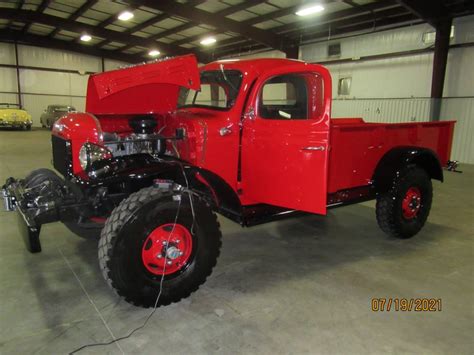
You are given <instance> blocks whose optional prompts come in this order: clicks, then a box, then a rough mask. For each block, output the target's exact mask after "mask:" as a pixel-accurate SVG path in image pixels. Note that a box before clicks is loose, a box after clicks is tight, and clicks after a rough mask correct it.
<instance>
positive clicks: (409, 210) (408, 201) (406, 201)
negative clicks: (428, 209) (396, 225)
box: [402, 187, 421, 219]
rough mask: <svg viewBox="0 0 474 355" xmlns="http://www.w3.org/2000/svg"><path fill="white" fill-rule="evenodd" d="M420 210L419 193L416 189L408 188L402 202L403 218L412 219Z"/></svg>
mask: <svg viewBox="0 0 474 355" xmlns="http://www.w3.org/2000/svg"><path fill="white" fill-rule="evenodd" d="M420 208H421V192H420V189H418V188H417V187H410V188H409V189H408V191H407V193H406V194H405V197H404V198H403V200H402V212H403V217H405V218H406V219H413V218H415V217H416V216H417V215H418V212H419V211H420Z"/></svg>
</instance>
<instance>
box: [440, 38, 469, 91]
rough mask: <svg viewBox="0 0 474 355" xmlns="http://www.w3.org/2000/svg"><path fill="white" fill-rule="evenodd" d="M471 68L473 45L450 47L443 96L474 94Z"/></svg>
mask: <svg viewBox="0 0 474 355" xmlns="http://www.w3.org/2000/svg"><path fill="white" fill-rule="evenodd" d="M472 32H473V33H474V29H473V30H472ZM473 41H474V40H473ZM473 69H474V47H466V48H452V49H450V50H449V56H448V66H447V68H446V79H445V82H444V92H443V96H447V97H450V96H474V70H473Z"/></svg>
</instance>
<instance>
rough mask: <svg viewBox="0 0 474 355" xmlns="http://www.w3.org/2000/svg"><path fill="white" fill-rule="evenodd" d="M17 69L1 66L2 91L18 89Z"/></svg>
mask: <svg viewBox="0 0 474 355" xmlns="http://www.w3.org/2000/svg"><path fill="white" fill-rule="evenodd" d="M17 90H18V85H17V82H16V70H15V69H12V68H0V91H17Z"/></svg>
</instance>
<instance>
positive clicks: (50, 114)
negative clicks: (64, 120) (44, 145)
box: [40, 105, 76, 128]
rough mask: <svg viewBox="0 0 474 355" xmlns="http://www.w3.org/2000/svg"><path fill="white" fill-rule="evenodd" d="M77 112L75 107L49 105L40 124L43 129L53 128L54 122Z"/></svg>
mask: <svg viewBox="0 0 474 355" xmlns="http://www.w3.org/2000/svg"><path fill="white" fill-rule="evenodd" d="M73 111H76V109H75V108H74V107H73V106H68V105H49V106H48V107H47V108H46V110H44V113H43V114H42V115H41V118H40V122H41V126H42V127H48V128H52V127H53V124H54V122H56V121H57V120H58V119H60V118H61V117H62V116H64V115H65V114H66V113H68V112H73Z"/></svg>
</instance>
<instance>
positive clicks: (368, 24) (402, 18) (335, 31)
mask: <svg viewBox="0 0 474 355" xmlns="http://www.w3.org/2000/svg"><path fill="white" fill-rule="evenodd" d="M386 14H388V13H386ZM362 16H364V17H362ZM362 16H359V17H357V18H358V20H356V19H357V18H353V19H345V20H341V21H337V22H333V23H332V24H331V29H330V30H329V28H328V26H318V27H317V28H314V31H311V32H308V33H306V34H304V35H303V36H302V37H301V38H300V39H301V41H302V42H305V41H310V40H318V39H327V36H328V33H329V31H330V33H331V35H332V36H339V35H343V34H347V33H351V32H356V31H362V30H368V29H374V30H375V29H377V28H380V27H384V26H391V25H394V24H397V23H403V22H408V21H413V20H414V18H413V15H412V14H406V13H405V14H403V13H401V12H400V13H399V14H398V15H396V13H395V12H393V16H391V17H378V18H377V19H375V20H373V19H371V20H370V21H367V19H368V18H367V17H365V16H367V15H362ZM362 19H364V20H363V21H362ZM260 49H264V47H263V46H258V47H257V46H255V44H252V43H247V44H241V45H240V46H238V47H231V48H227V49H225V50H224V51H220V52H217V53H214V58H219V57H221V56H223V55H226V56H227V55H231V54H234V53H239V52H245V51H249V50H260Z"/></svg>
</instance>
